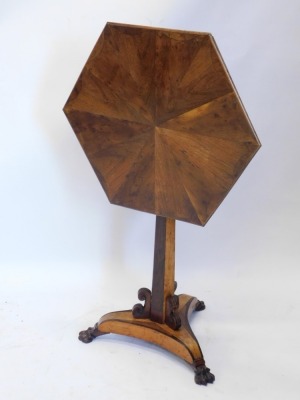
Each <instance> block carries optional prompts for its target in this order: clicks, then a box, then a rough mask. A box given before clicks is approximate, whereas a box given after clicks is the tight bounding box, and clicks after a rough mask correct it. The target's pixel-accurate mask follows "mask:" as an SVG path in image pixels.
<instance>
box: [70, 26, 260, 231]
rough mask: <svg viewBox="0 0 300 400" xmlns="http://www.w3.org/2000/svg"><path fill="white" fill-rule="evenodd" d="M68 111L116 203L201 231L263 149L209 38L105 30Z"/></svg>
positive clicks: (153, 30)
mask: <svg viewBox="0 0 300 400" xmlns="http://www.w3.org/2000/svg"><path fill="white" fill-rule="evenodd" d="M64 111H65V113H66V116H67V118H68V120H69V122H70V124H71V126H72V128H73V130H74V131H75V133H76V135H77V137H78V140H79V142H80V144H81V146H82V148H83V150H84V151H85V154H86V156H87V158H88V159H89V161H90V163H91V165H92V167H93V169H94V171H95V173H96V175H97V177H98V179H99V181H100V182H101V184H102V186H103V189H104V190H105V192H106V194H107V197H108V199H109V201H110V202H111V203H113V204H118V205H121V206H125V207H129V208H133V209H136V210H140V211H145V212H149V213H153V214H156V215H160V216H164V217H168V218H173V219H178V220H182V221H186V222H190V223H194V224H198V225H205V224H206V222H207V221H208V220H209V218H210V217H211V215H212V214H213V213H214V211H215V210H216V209H217V208H218V206H219V205H220V204H221V202H222V201H223V199H224V198H225V196H226V195H227V193H228V192H229V191H230V189H231V188H232V186H233V185H234V183H235V182H236V180H237V179H238V178H239V176H240V175H241V173H242V172H243V170H244V169H245V167H246V166H247V165H248V163H249V162H250V160H251V159H252V157H253V156H254V154H255V153H256V151H257V150H258V149H259V147H260V143H259V140H258V138H257V136H256V134H255V131H254V129H253V127H252V125H251V122H250V120H249V118H248V116H247V114H246V112H245V110H244V107H243V105H242V103H241V101H240V98H239V96H238V94H237V91H236V89H235V87H234V85H233V83H232V81H231V78H230V76H229V74H228V71H227V69H226V66H225V64H224V62H223V60H222V58H221V55H220V53H219V50H218V48H217V46H216V44H215V42H214V39H213V37H212V36H211V35H210V34H208V33H195V32H186V31H177V30H169V29H159V28H150V27H141V26H132V25H123V24H114V23H107V24H106V26H105V28H104V30H103V32H102V34H101V36H100V38H99V40H98V42H97V43H96V45H95V47H94V49H93V51H92V53H91V55H90V57H89V58H88V61H87V62H86V64H85V66H84V68H83V70H82V72H81V74H80V76H79V79H78V81H77V83H76V85H75V87H74V89H73V90H72V92H71V95H70V97H69V99H68V101H67V103H66V105H65V107H64Z"/></svg>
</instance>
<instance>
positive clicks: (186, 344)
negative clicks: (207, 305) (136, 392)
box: [79, 294, 215, 385]
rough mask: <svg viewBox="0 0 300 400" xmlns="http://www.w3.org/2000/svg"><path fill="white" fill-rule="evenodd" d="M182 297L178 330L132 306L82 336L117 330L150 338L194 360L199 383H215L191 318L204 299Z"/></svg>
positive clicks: (84, 338) (88, 339) (85, 339)
mask: <svg viewBox="0 0 300 400" xmlns="http://www.w3.org/2000/svg"><path fill="white" fill-rule="evenodd" d="M178 298H179V306H178V314H179V316H180V319H181V327H180V329H178V330H174V329H172V328H171V327H170V326H168V325H167V324H166V323H159V322H155V321H152V320H150V319H148V318H139V319H137V318H134V316H133V314H132V310H127V311H118V312H112V313H109V314H106V315H104V316H103V317H102V318H101V319H100V320H99V322H98V323H97V324H96V325H95V326H94V328H89V329H87V330H86V331H82V332H80V334H79V339H80V340H81V341H83V342H84V343H89V342H91V341H92V340H93V339H94V338H96V337H97V336H100V335H104V334H108V333H115V334H120V335H126V336H131V337H134V338H137V339H142V340H146V341H148V342H150V343H153V344H156V345H158V346H160V347H162V348H164V349H166V350H168V351H170V352H171V353H173V354H175V355H177V356H179V357H180V358H181V359H183V360H184V361H186V362H187V363H188V364H190V365H191V366H192V367H193V368H194V371H195V382H196V383H197V384H201V385H206V384H207V383H212V382H213V381H214V379H215V377H214V375H213V374H211V373H210V370H209V368H207V367H206V365H205V361H204V358H203V354H202V351H201V348H200V346H199V343H198V341H197V339H196V337H195V335H194V333H193V331H192V329H191V327H190V324H189V321H188V318H189V316H190V314H191V313H192V312H193V311H200V310H202V309H204V303H203V302H199V301H198V300H197V299H196V298H195V297H191V296H188V295H184V294H182V295H180V296H178Z"/></svg>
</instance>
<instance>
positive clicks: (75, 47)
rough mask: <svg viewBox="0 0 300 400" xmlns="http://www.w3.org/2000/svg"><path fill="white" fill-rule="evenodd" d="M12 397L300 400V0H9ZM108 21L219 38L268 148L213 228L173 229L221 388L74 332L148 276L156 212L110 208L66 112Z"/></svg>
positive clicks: (1, 240)
mask: <svg viewBox="0 0 300 400" xmlns="http://www.w3.org/2000/svg"><path fill="white" fill-rule="evenodd" d="M0 10H1V12H0V54H1V63H0V72H1V73H0V106H1V112H0V122H1V124H0V136H1V142H0V163H1V168H0V182H1V197H0V205H1V207H0V222H1V229H0V337H1V340H0V360H1V362H0V377H1V380H0V396H1V398H5V399H12V400H14V399H22V400H27V399H28V400H29V399H30V400H32V399H43V400H48V399H51V400H52V399H54V398H55V399H56V400H60V399H64V400H66V399H73V400H76V399H78V400H79V399H80V400H81V399H83V398H89V399H90V400H93V399H99V398H101V399H102V398H103V399H116V398H122V399H135V398H143V399H152V398H153V396H159V397H158V398H164V399H180V398H182V397H183V396H185V398H190V399H198V398H199V396H200V397H202V398H204V399H214V400H218V399H222V400H225V399H231V400H232V399H243V400H244V399H245V400H247V399H253V398H256V399H264V400H266V399H272V400H277V399H278V400H279V399H280V400H282V398H283V397H286V398H288V399H289V400H298V399H299V393H300V389H299V386H298V381H299V373H300V368H299V362H298V357H299V353H300V351H299V347H300V345H299V339H298V338H299V328H300V326H299V324H300V311H299V309H300V307H299V306H300V304H299V303H300V295H299V280H300V270H299V264H300V251H299V244H298V242H299V236H300V235H299V220H300V218H299V217H300V211H299V195H300V179H299V170H300V168H299V167H300V162H299V155H298V153H299V145H300V135H299V126H300V113H299V110H298V108H299V104H300V82H299V80H300V78H299V76H300V74H299V71H300V49H299V36H300V27H299V26H300V25H299V17H300V3H299V1H296V0H295V1H292V0H291V1H288V2H287V1H283V0H274V1H272V2H271V1H267V0H252V1H243V0H242V1H241V0H240V1H238V0H231V1H223V0H210V1H199V0H198V1H196V0H194V1H191V0H190V1H189V0H187V1H184V2H183V1H175V0H166V1H145V0H139V1H133V0H128V1H126V2H125V1H121V0H119V1H117V0H111V1H110V2H104V1H99V0H98V1H95V0H86V1H84V2H82V1H78V0H75V1H74V0H73V1H67V0H60V1H56V0H55V1H53V0H52V1H48V0H45V1H30V0H27V1H25V0H24V1H2V2H1V3H0ZM107 21H114V22H123V23H130V24H138V25H148V26H158V27H166V28H174V29H183V30H194V31H204V32H211V33H212V34H213V36H214V37H215V39H216V42H217V44H218V46H219V48H220V51H221V53H222V55H223V58H224V60H225V63H226V65H227V67H228V69H229V72H230V74H231V76H232V78H233V81H234V83H235V85H236V87H237V90H238V92H239V94H240V96H241V98H242V101H243V103H244V105H245V107H246V110H247V112H248V114H249V116H250V119H251V121H252V123H253V125H254V127H255V129H256V131H257V133H258V136H259V138H260V140H261V142H262V146H263V147H262V148H261V150H260V151H259V152H258V154H257V155H256V156H255V158H254V159H253V161H252V162H251V163H250V165H249V166H248V168H247V169H246V171H245V172H244V174H243V175H242V177H241V178H240V180H239V181H238V182H237V184H236V185H235V186H234V188H233V189H232V191H231V192H230V194H229V195H228V196H227V198H226V199H225V201H224V203H223V204H221V206H220V208H219V209H218V210H217V212H216V213H215V214H214V216H213V217H212V218H211V220H210V221H209V222H208V224H207V226H206V227H205V228H201V227H198V226H193V225H191V224H185V223H181V222H178V223H177V231H176V280H177V281H178V293H182V292H186V293H190V294H192V295H195V296H197V297H199V298H200V299H202V300H204V301H205V303H206V305H207V309H206V310H205V311H204V312H203V313H201V314H197V316H195V317H194V318H193V320H192V326H193V330H194V332H195V334H196V336H197V338H198V339H199V342H200V345H201V347H202V349H203V352H204V355H205V358H206V361H207V365H208V366H209V367H210V368H211V370H212V372H213V373H214V374H215V375H216V382H215V383H214V384H213V385H210V386H209V387H207V388H204V387H199V386H196V385H195V384H194V383H193V373H192V371H191V370H190V368H189V367H188V366H186V365H185V364H184V363H183V362H181V361H180V360H179V359H177V358H176V357H174V356H172V355H171V354H168V353H167V352H165V351H163V350H161V349H158V348H156V347H154V346H152V345H150V344H146V343H142V342H139V341H137V340H134V339H129V338H125V337H117V336H113V335H108V336H105V337H101V338H99V339H98V340H95V341H94V342H93V343H91V344H89V345H84V344H82V343H80V342H79V341H78V340H77V333H78V332H79V331H80V330H81V329H86V328H87V327H88V326H90V325H92V324H93V323H95V322H96V321H97V319H98V318H99V317H100V316H101V315H102V314H104V313H106V312H108V311H112V310H119V309H122V308H131V307H132V306H133V304H135V303H136V302H137V290H138V288H140V287H142V286H146V287H147V286H148V287H149V286H150V285H151V278H152V263H153V260H152V258H153V243H154V227H155V217H154V216H153V215H148V214H144V213H140V212H137V211H133V210H129V209H125V208H121V207H117V206H112V205H110V204H109V202H108V200H107V199H106V196H105V194H104V192H103V190H102V188H101V186H100V184H99V182H98V180H97V178H96V176H95V174H94V172H93V170H92V168H91V167H90V165H89V163H88V161H87V159H86V157H85V156H84V154H83V151H82V149H81V147H80V146H79V144H78V142H77V139H76V138H75V135H74V134H73V132H72V130H71V128H70V126H69V124H68V122H67V120H66V118H65V116H64V115H63V112H62V107H63V105H64V103H65V101H66V100H67V97H68V95H69V93H70V92H71V90H72V88H73V85H74V83H75V81H76V79H77V77H78V75H79V73H80V71H81V69H82V67H83V65H84V63H85V61H86V59H87V57H88V55H89V54H90V52H91V50H92V48H93V46H94V44H95V42H96V40H97V38H98V36H99V35H100V32H101V31H102V29H103V27H104V24H105V23H106V22H107Z"/></svg>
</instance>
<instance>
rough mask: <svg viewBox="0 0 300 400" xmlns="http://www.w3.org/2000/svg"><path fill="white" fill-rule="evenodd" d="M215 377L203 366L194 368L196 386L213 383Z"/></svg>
mask: <svg viewBox="0 0 300 400" xmlns="http://www.w3.org/2000/svg"><path fill="white" fill-rule="evenodd" d="M214 380H215V376H214V375H213V374H212V373H211V372H210V369H209V368H207V367H206V366H205V365H199V366H198V367H195V382H196V383H197V385H207V384H208V383H213V382H214Z"/></svg>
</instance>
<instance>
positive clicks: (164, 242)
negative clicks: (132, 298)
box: [151, 217, 175, 323]
mask: <svg viewBox="0 0 300 400" xmlns="http://www.w3.org/2000/svg"><path fill="white" fill-rule="evenodd" d="M174 274H175V220H174V219H168V218H164V217H156V229H155V245H154V262H153V281H152V300H151V319H152V321H156V322H159V323H164V322H165V321H166V306H167V299H168V297H170V296H173V295H174V286H175V282H174V281H175V277H174Z"/></svg>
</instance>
